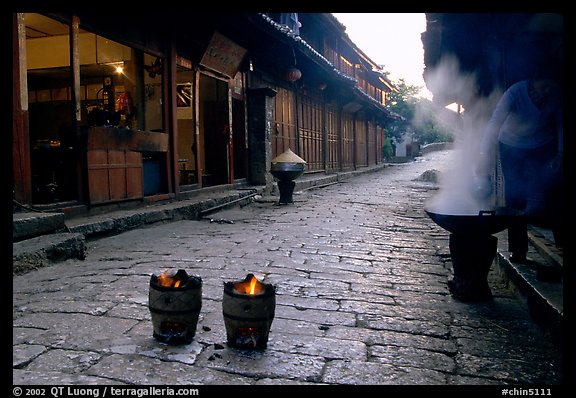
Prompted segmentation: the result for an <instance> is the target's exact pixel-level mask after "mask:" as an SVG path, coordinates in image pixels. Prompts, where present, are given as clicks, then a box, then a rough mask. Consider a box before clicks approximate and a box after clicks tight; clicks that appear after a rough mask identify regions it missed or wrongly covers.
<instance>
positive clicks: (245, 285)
mask: <svg viewBox="0 0 576 398" xmlns="http://www.w3.org/2000/svg"><path fill="white" fill-rule="evenodd" d="M265 289H266V287H265V286H264V284H263V283H261V282H260V281H258V279H256V277H255V276H254V275H253V274H248V276H247V277H246V279H245V280H244V281H242V282H235V283H234V290H235V291H236V292H237V293H243V294H251V295H254V294H262V293H263V292H264V290H265Z"/></svg>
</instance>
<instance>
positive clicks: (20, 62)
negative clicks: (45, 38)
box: [12, 13, 32, 205]
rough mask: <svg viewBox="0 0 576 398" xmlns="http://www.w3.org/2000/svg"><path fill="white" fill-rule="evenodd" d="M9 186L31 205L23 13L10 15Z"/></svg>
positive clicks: (16, 198) (14, 193)
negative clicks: (10, 106)
mask: <svg viewBox="0 0 576 398" xmlns="http://www.w3.org/2000/svg"><path fill="white" fill-rule="evenodd" d="M12 32H13V34H12V38H13V39H12V54H13V57H12V82H13V83H12V104H13V108H12V109H13V110H12V112H13V115H12V184H13V185H12V186H13V198H14V199H15V200H17V201H18V202H20V203H23V204H27V205H30V204H32V174H31V170H30V137H29V132H28V84H27V71H26V26H25V24H24V14H22V13H17V14H13V17H12Z"/></svg>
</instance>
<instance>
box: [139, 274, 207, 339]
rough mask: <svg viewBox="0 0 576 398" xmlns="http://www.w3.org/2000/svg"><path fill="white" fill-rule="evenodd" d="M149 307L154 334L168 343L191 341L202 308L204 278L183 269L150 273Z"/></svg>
mask: <svg viewBox="0 0 576 398" xmlns="http://www.w3.org/2000/svg"><path fill="white" fill-rule="evenodd" d="M148 307H149V309H150V314H151V318H152V326H153V329H154V332H153V336H154V338H156V339H157V340H159V341H161V342H164V343H167V344H188V343H190V342H191V341H192V339H193V337H194V335H195V333H196V326H197V323H198V317H199V313H200V310H201V308H202V279H201V278H200V277H197V276H190V275H188V274H187V273H186V271H184V270H182V269H181V270H178V272H176V273H175V274H174V273H169V272H162V273H161V274H160V275H158V276H156V275H151V277H150V289H149V296H148Z"/></svg>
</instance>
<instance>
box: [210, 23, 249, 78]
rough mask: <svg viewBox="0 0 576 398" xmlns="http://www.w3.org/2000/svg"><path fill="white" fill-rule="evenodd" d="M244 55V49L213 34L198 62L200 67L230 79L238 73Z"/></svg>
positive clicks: (225, 38) (221, 36)
mask: <svg viewBox="0 0 576 398" xmlns="http://www.w3.org/2000/svg"><path fill="white" fill-rule="evenodd" d="M245 54H246V50H245V49H244V48H242V47H240V46H239V45H237V44H236V43H234V42H233V41H231V40H230V39H228V38H227V37H225V36H223V35H221V34H220V33H218V32H214V35H212V39H211V40H210V43H208V48H206V51H205V52H204V55H203V56H202V59H201V60H200V65H202V66H205V67H207V68H210V69H212V70H214V71H216V72H219V73H222V74H223V75H225V76H227V77H229V78H230V79H232V78H233V77H234V75H236V72H238V68H239V67H240V64H241V62H242V60H243V59H244V55H245Z"/></svg>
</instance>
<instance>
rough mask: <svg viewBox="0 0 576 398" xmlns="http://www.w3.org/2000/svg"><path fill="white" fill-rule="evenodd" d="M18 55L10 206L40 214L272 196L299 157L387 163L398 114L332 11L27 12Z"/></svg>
mask: <svg viewBox="0 0 576 398" xmlns="http://www.w3.org/2000/svg"><path fill="white" fill-rule="evenodd" d="M287 21H288V22H287ZM13 54H14V57H13V82H14V83H13V100H14V101H13V103H14V107H13V129H12V138H13V140H12V143H13V145H12V148H13V149H12V153H13V198H14V200H15V201H17V202H18V203H21V204H25V205H28V206H37V207H39V208H42V207H44V208H59V209H64V210H65V211H70V212H73V211H76V210H77V211H91V210H92V209H98V208H100V209H103V208H107V206H106V205H113V206H114V205H116V206H117V205H118V204H123V203H128V204H130V203H135V204H137V203H141V202H153V201H159V200H177V199H179V198H184V197H186V195H190V194H193V193H194V192H195V191H197V190H201V189H203V188H206V187H210V186H217V185H222V186H225V185H231V184H234V185H238V184H244V185H271V183H272V177H271V175H270V174H269V172H268V170H269V165H270V161H271V159H272V158H273V157H275V156H277V155H278V154H280V153H282V152H283V151H285V150H286V149H288V148H290V149H292V150H293V151H294V152H295V153H297V154H298V155H299V156H300V157H302V158H303V159H305V160H306V162H307V165H306V167H307V169H306V173H318V172H324V173H331V172H336V171H343V170H352V169H356V168H359V167H367V166H371V165H376V164H379V163H382V161H383V158H382V146H383V144H384V134H385V127H386V124H387V123H388V122H389V121H390V120H391V119H394V118H396V117H397V116H396V115H394V114H392V113H391V112H389V111H388V110H387V108H386V101H387V99H388V95H389V93H390V92H391V91H392V90H395V88H394V86H393V85H392V84H391V83H390V82H389V81H388V80H387V79H386V78H385V76H384V75H383V74H382V73H380V72H379V71H378V67H377V65H375V64H374V62H373V61H371V60H370V58H369V57H367V56H366V55H365V54H364V53H363V52H362V51H361V50H360V49H359V48H357V47H356V46H355V45H354V43H352V42H351V41H350V39H349V38H348V36H347V35H346V34H345V27H344V26H342V25H341V24H340V23H339V22H338V21H337V20H336V19H335V18H334V17H333V16H332V15H331V14H226V13H186V12H183V13H159V14H157V15H144V16H126V15H118V16H109V15H106V16H103V15H99V14H90V13H85V12H83V11H79V12H77V13H67V14H58V13H17V14H13ZM391 56H392V55H391ZM67 209H68V210H67Z"/></svg>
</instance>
